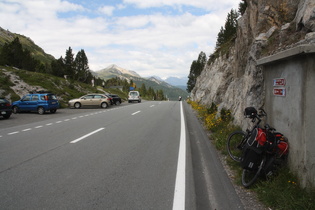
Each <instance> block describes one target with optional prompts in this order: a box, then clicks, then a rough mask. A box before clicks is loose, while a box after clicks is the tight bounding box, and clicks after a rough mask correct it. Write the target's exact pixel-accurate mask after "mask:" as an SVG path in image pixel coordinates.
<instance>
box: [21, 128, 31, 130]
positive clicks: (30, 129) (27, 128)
mask: <svg viewBox="0 0 315 210" xmlns="http://www.w3.org/2000/svg"><path fill="white" fill-rule="evenodd" d="M30 130H32V128H26V129H24V130H22V131H30Z"/></svg>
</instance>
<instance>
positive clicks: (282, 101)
mask: <svg viewBox="0 0 315 210" xmlns="http://www.w3.org/2000/svg"><path fill="white" fill-rule="evenodd" d="M257 64H258V65H263V69H264V70H263V71H264V87H265V93H266V94H265V106H264V107H265V110H266V112H267V114H268V118H267V122H268V123H269V124H270V125H271V126H273V127H275V128H276V129H277V130H278V131H279V132H281V133H283V134H284V135H285V136H286V137H287V138H288V139H289V144H290V152H289V163H290V167H291V169H292V170H293V171H294V172H296V173H297V174H298V176H299V178H300V180H299V181H300V184H301V186H302V187H311V186H312V187H315V45H303V46H300V47H296V48H294V49H291V50H287V51H284V52H282V53H279V54H277V55H274V56H270V57H267V58H263V59H261V60H259V61H258V62H257ZM277 78H281V79H284V80H285V85H283V86H281V85H280V86H279V85H277V86H274V79H277ZM274 89H284V90H285V96H278V95H274Z"/></svg>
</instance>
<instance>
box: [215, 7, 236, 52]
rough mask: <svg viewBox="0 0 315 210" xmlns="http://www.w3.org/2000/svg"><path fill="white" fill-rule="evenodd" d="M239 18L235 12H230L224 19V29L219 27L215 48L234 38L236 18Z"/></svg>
mask: <svg viewBox="0 0 315 210" xmlns="http://www.w3.org/2000/svg"><path fill="white" fill-rule="evenodd" d="M238 17H239V15H238V13H237V11H236V10H233V9H232V10H231V11H230V12H229V13H228V15H227V18H226V21H225V25H224V28H223V27H221V29H220V32H219V33H218V37H217V43H216V48H218V47H220V46H221V45H222V44H224V43H226V42H228V41H230V40H231V39H233V38H234V37H236V30H237V18H238Z"/></svg>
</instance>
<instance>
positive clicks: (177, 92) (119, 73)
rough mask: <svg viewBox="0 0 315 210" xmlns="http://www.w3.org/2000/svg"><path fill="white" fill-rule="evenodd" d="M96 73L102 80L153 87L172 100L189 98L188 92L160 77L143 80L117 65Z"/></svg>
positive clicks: (136, 74) (134, 73) (135, 73)
mask: <svg viewBox="0 0 315 210" xmlns="http://www.w3.org/2000/svg"><path fill="white" fill-rule="evenodd" d="M95 73H96V74H97V76H98V77H100V78H102V79H110V78H114V77H119V78H121V79H126V80H127V81H130V80H132V81H133V82H134V83H135V84H136V86H137V87H138V88H140V87H141V86H142V84H144V85H145V86H146V88H149V87H151V88H153V89H154V90H163V92H164V94H165V95H167V97H168V98H169V99H170V100H177V99H178V96H182V97H183V98H185V97H187V96H188V93H187V91H185V90H183V89H181V88H178V87H175V86H173V85H170V84H168V83H167V82H165V81H163V80H162V79H161V78H159V77H158V76H151V77H149V78H143V77H141V76H140V75H139V74H138V73H137V72H135V71H131V70H127V69H124V68H122V67H119V66H117V65H115V64H113V65H110V66H108V67H106V68H105V69H102V70H99V71H96V72H95Z"/></svg>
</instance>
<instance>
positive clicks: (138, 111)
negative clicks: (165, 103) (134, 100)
mask: <svg viewBox="0 0 315 210" xmlns="http://www.w3.org/2000/svg"><path fill="white" fill-rule="evenodd" d="M140 112H141V111H137V112H134V113H132V114H131V115H135V114H138V113H140Z"/></svg>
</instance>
